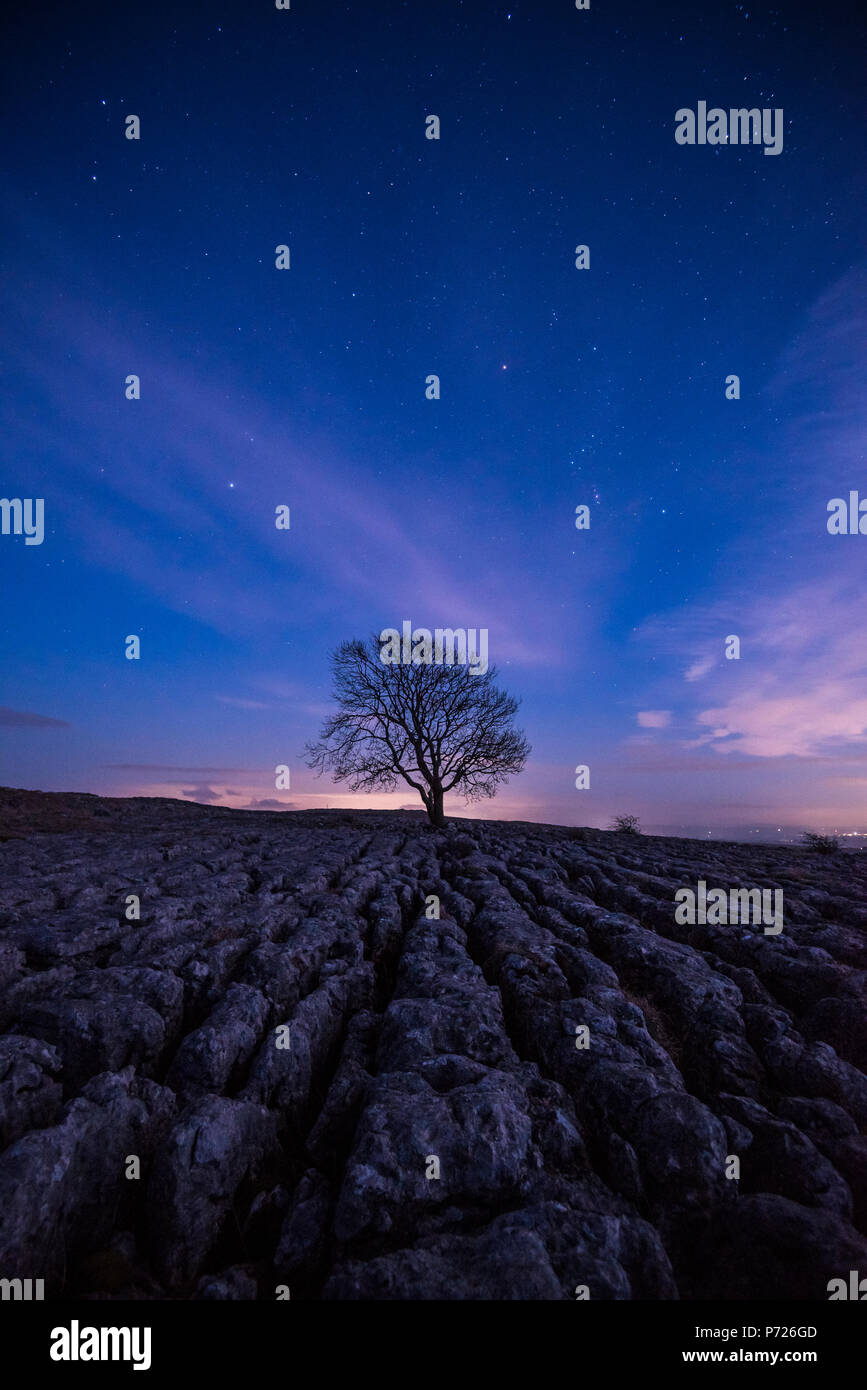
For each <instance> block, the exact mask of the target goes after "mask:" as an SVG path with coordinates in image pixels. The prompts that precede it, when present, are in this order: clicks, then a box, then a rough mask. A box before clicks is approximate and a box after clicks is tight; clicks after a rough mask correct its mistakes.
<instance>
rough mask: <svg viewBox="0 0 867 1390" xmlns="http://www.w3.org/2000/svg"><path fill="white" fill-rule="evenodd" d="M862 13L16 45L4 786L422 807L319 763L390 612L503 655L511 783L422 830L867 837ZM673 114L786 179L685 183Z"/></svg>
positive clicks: (710, 8) (55, 11) (665, 7)
mask: <svg viewBox="0 0 867 1390" xmlns="http://www.w3.org/2000/svg"><path fill="white" fill-rule="evenodd" d="M857 12H858V7H857V6H855V5H851V6H850V5H847V4H838V3H834V0H829V2H826V3H822V4H817V5H813V4H808V3H805V0H800V2H799V3H793V4H786V3H778V4H776V5H766V4H758V5H752V4H733V3H727V2H721V3H713V4H704V3H702V4H697V3H696V0H684V2H683V3H681V4H657V3H645V4H640V3H638V0H631V3H617V0H592V4H591V8H590V9H589V10H588V11H578V10H576V9H575V7H574V4H573V3H572V2H571V0H532V2H531V0H513V3H511V4H507V3H505V0H504V2H503V3H487V0H464V3H460V0H442V3H433V4H426V3H424V2H423V0H407V3H399V0H387V2H386V3H383V0H370V3H352V4H338V3H331V2H330V0H292V3H291V9H290V10H288V11H280V10H277V9H276V8H275V7H274V5H273V3H272V4H270V5H269V4H268V3H266V0H244V3H236V4H209V3H204V2H202V3H198V4H192V3H191V4H188V5H186V6H181V5H173V6H170V5H164V4H160V3H159V0H156V3H149V4H148V5H144V6H136V5H118V4H112V5H110V6H109V5H106V6H104V7H102V6H100V7H97V6H92V5H87V4H80V5H79V4H76V5H63V6H60V5H58V6H52V5H49V6H48V7H47V8H45V9H43V8H40V7H37V8H33V7H23V8H22V9H21V11H20V12H19V14H18V15H17V16H16V18H15V19H14V20H13V22H12V23H11V25H9V26H8V27H7V30H6V35H5V41H4V44H3V48H4V51H5V53H6V60H5V67H6V71H5V74H4V81H3V83H2V88H3V97H2V120H3V128H4V131H5V138H4V142H3V143H4V155H3V161H2V163H3V171H2V176H0V203H2V214H3V234H2V241H3V254H2V262H3V264H2V270H3V275H2V322H3V329H2V339H3V351H2V379H0V393H2V403H0V409H2V444H3V467H2V474H0V493H2V495H3V496H5V497H7V498H10V499H11V498H22V499H25V498H43V499H44V505H45V537H44V541H43V543H42V544H41V545H32V546H26V545H25V543H24V537H23V536H20V535H19V536H16V535H13V534H9V535H3V536H0V579H2V594H3V603H2V613H0V650H2V658H0V705H2V706H3V710H2V712H0V782H2V783H3V784H5V785H11V786H21V787H29V788H41V789H44V790H53V791H61V790H68V791H73V790H75V791H93V792H101V793H104V794H108V795H122V796H125V795H169V796H176V797H187V798H192V799H194V800H197V801H204V802H210V803H213V804H223V805H232V806H239V807H248V806H257V805H260V804H261V805H265V806H271V805H277V804H285V805H288V806H293V807H297V808H307V807H316V806H326V805H327V806H331V807H334V806H338V805H341V806H350V805H352V806H373V807H395V808H397V807H399V806H402V805H413V806H414V808H415V809H419V810H420V809H421V802H420V801H418V800H416V801H415V802H413V801H412V799H411V797H409V798H408V795H407V790H404V791H403V792H397V793H395V794H393V795H388V796H386V795H381V796H370V795H367V796H362V795H357V796H352V795H351V794H349V793H348V792H346V791H345V790H340V789H338V788H335V787H334V786H333V785H332V784H331V783H330V782H329V781H328V780H327V779H322V780H318V779H317V778H316V777H315V776H314V775H313V773H312V772H310V771H309V770H307V769H306V768H305V766H304V763H303V761H302V758H301V751H302V749H303V746H304V744H305V742H306V741H308V740H309V739H312V738H314V737H315V736H316V734H317V732H318V730H319V727H320V725H321V722H322V719H323V716H324V715H325V714H326V713H328V711H329V710H330V709H331V703H330V699H329V690H330V674H329V654H330V652H331V651H332V649H333V648H334V647H335V646H336V644H337V643H339V642H341V641H343V640H346V639H348V638H353V637H362V638H364V637H366V636H368V635H369V634H370V633H371V632H373V631H379V630H380V629H382V628H385V627H398V628H399V627H400V625H401V623H402V621H403V620H404V619H410V620H411V621H412V622H413V624H414V625H415V626H425V627H428V628H434V627H435V626H447V627H475V628H481V627H484V628H487V629H488V631H489V651H490V661H491V662H492V663H495V664H496V665H497V667H498V670H499V673H500V682H501V684H502V685H504V686H505V688H506V689H507V690H509V691H510V693H512V694H514V695H516V696H519V697H521V698H522V701H523V703H522V707H521V710H520V714H519V719H518V723H519V726H520V727H521V728H523V730H524V731H525V733H526V736H527V738H528V739H529V741H530V743H531V744H532V747H533V752H532V754H531V757H530V759H529V761H528V763H527V766H526V769H525V771H524V773H523V774H522V775H521V776H519V777H517V778H515V779H513V780H512V781H511V782H510V783H509V784H508V786H506V787H505V788H504V789H502V790H501V792H500V794H499V796H498V797H497V799H496V800H495V801H493V802H483V803H481V806H478V807H473V806H470V807H468V808H467V807H464V805H463V803H462V802H461V801H459V800H454V801H451V802H450V801H449V800H447V803H446V810H447V812H451V813H453V814H469V815H483V816H496V817H506V818H510V819H511V818H517V819H524V820H536V821H553V822H560V823H565V824H586V825H599V826H604V825H606V824H607V823H608V820H609V818H610V816H611V815H612V814H613V813H616V812H633V813H635V814H638V815H639V816H640V817H641V820H642V823H643V825H644V827H645V828H646V829H657V830H659V831H662V832H668V833H695V834H706V833H708V832H711V833H712V834H714V835H722V834H725V833H727V832H729V833H731V832H734V833H737V834H738V835H739V836H742V837H744V838H746V837H747V836H748V835H754V834H755V833H756V831H758V832H760V834H761V835H762V836H767V835H778V834H781V833H786V831H787V828H790V827H795V828H796V829H804V828H811V829H817V830H840V831H864V832H867V806H865V789H867V669H865V668H867V641H865V624H867V617H865V614H867V596H865V573H867V536H862V535H854V536H849V535H847V536H832V535H830V534H829V533H828V529H827V520H828V512H827V506H828V502H829V500H830V499H832V498H835V497H844V498H847V497H848V494H849V491H850V490H854V489H860V491H861V496H862V497H865V498H867V469H865V435H867V430H865V425H867V377H865V357H867V307H865V304H867V301H865V287H867V251H865V245H864V213H865V208H867V177H865V173H867V159H865V153H864V152H865V141H864V132H865V115H867V113H865V106H864V98H863V89H864V82H863V66H864V41H865V37H867V33H865V28H867V25H865V23H864V22H863V21H862V22H861V23H860V24H859V21H858V19H857ZM700 101H707V103H708V105H709V106H719V107H722V108H724V109H728V108H733V107H757V108H773V109H777V108H782V110H783V112H784V118H783V128H784V147H783V149H782V151H781V153H779V154H778V155H766V154H765V153H764V150H763V148H762V146H761V145H758V146H756V145H747V146H741V145H731V146H726V145H723V146H710V145H704V146H700V145H693V146H685V145H679V144H678V143H677V142H676V141H675V138H674V133H675V113H676V111H677V110H678V109H679V108H685V107H690V108H693V109H695V108H696V107H697V105H698V103H699V102H700ZM130 114H135V115H137V116H138V117H139V118H140V122H141V138H140V140H137V141H136V140H128V139H127V138H126V137H125V128H126V127H125V120H126V117H127V116H128V115H130ZM431 114H435V115H437V116H438V117H439V119H440V122H441V131H440V135H441V138H440V139H439V140H429V139H427V138H426V136H425V129H426V117H427V116H428V115H431ZM283 244H285V245H288V246H289V248H290V257H291V268H290V269H289V270H278V269H277V268H276V267H275V259H276V248H277V246H279V245H283ZM578 245H588V246H589V248H590V268H589V269H586V270H578V269H576V266H575V259H576V258H575V248H576V246H578ZM133 373H134V374H137V375H138V376H139V377H140V380H141V399H140V400H127V399H126V398H125V381H126V378H127V377H128V375H130V374H133ZM431 374H437V375H438V376H439V377H440V381H441V399H439V400H428V399H426V394H425V381H426V378H427V377H428V376H429V375H431ZM730 374H737V375H738V376H739V377H740V383H741V385H740V391H741V395H740V399H739V400H727V399H726V395H725V384H726V378H727V376H729V375H730ZM581 504H585V505H587V506H589V507H590V513H591V522H590V527H589V529H588V530H582V531H579V530H576V528H575V524H574V523H575V509H576V507H577V506H579V505H581ZM280 505H286V506H289V507H290V509H291V529H290V530H288V531H284V530H277V529H276V527H275V524H274V522H275V509H276V508H277V507H278V506H280ZM130 634H137V635H138V636H139V637H140V640H141V659H140V660H137V661H132V660H127V658H126V656H125V643H126V638H127V636H128V635H130ZM732 634H734V635H737V636H739V638H740V643H741V656H740V659H739V660H728V659H726V657H725V643H726V638H727V637H728V636H729V635H732ZM277 764H287V765H288V766H289V767H290V768H291V791H289V792H285V791H276V790H275V780H274V768H275V766H276V765H277ZM578 764H587V765H589V767H590V772H591V776H590V781H591V786H590V790H588V791H578V790H576V788H575V768H576V765H578ZM777 827H782V828H783V829H782V830H781V831H778V829H777Z"/></svg>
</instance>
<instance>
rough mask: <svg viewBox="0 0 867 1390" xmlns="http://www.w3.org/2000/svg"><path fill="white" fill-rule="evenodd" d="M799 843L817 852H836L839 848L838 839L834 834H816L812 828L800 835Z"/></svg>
mask: <svg viewBox="0 0 867 1390" xmlns="http://www.w3.org/2000/svg"><path fill="white" fill-rule="evenodd" d="M801 844H802V845H804V847H805V848H806V849H812V850H815V851H816V853H817V854H836V853H837V850H838V849H839V848H840V841H839V840H838V839H837V837H836V835H816V834H814V833H813V831H812V830H808V831H807V832H806V834H804V835H802V837H801Z"/></svg>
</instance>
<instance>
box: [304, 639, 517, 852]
mask: <svg viewBox="0 0 867 1390" xmlns="http://www.w3.org/2000/svg"><path fill="white" fill-rule="evenodd" d="M332 668H333V680H334V690H333V694H334V698H335V699H336V700H337V702H338V704H339V706H340V708H339V709H338V711H337V713H336V714H332V715H329V717H328V719H327V720H326V722H325V724H324V726H323V729H322V732H321V734H320V737H319V740H318V742H316V743H308V744H307V746H306V748H305V750H304V751H305V754H306V757H307V763H308V766H310V767H313V768H317V769H318V771H319V773H320V775H321V774H322V773H323V772H325V771H326V770H330V771H331V773H332V775H333V777H334V778H335V780H336V781H338V782H348V783H349V786H350V789H351V790H352V791H373V790H379V791H393V790H394V788H395V787H396V786H397V785H398V780H399V779H400V778H402V779H403V781H404V782H407V783H408V784H409V786H411V787H414V788H415V790H416V791H417V792H418V793H419V795H420V796H421V799H422V801H423V802H424V804H425V808H426V810H427V813H428V817H429V819H430V822H431V824H432V825H436V826H443V825H445V817H444V815H443V798H444V796H445V794H446V793H447V792H450V791H455V792H457V793H458V794H459V795H461V796H463V797H464V799H465V800H466V801H478V800H479V799H480V798H482V797H492V796H495V795H496V790H497V786H498V785H499V784H500V783H501V782H504V781H506V780H507V778H508V777H509V776H513V775H514V774H516V773H518V772H520V771H521V769H522V768H523V766H524V763H525V761H526V759H527V755H528V754H529V752H530V746H529V744H528V743H527V742H526V740H525V738H524V736H523V734H522V733H520V732H518V730H516V729H514V728H513V727H512V719H513V717H514V715H515V713H516V712H517V709H518V705H519V703H520V702H519V701H518V700H516V699H514V698H513V697H512V696H511V695H507V694H506V693H505V691H503V690H498V689H497V687H496V686H495V685H494V677H495V676H496V674H497V672H496V668H495V667H494V666H491V667H489V668H488V670H487V671H485V673H484V674H481V673H479V674H476V675H474V674H473V673H472V672H471V671H470V669H469V667H468V666H467V665H466V664H464V665H449V664H447V663H440V664H436V663H430V664H418V665H414V664H411V663H408V664H406V665H386V664H384V663H383V662H382V661H381V660H380V641H379V638H378V637H377V636H376V635H374V636H373V637H372V638H371V640H370V642H369V643H368V645H367V646H365V644H364V643H363V642H360V641H357V640H356V641H353V642H344V643H343V644H342V645H341V646H340V647H338V649H337V651H336V652H334V654H333V656H332Z"/></svg>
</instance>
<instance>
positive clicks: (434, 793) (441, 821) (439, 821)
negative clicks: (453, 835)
mask: <svg viewBox="0 0 867 1390" xmlns="http://www.w3.org/2000/svg"><path fill="white" fill-rule="evenodd" d="M425 804H426V806H427V814H428V819H429V820H430V823H431V825H435V826H436V828H437V830H442V829H444V827H445V823H446V818H445V816H444V815H443V793H442V788H441V787H431V790H430V795H429V797H428V799H427V801H426V803H425Z"/></svg>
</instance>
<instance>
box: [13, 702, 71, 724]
mask: <svg viewBox="0 0 867 1390" xmlns="http://www.w3.org/2000/svg"><path fill="white" fill-rule="evenodd" d="M0 724H6V725H8V726H9V727H10V728H15V729H71V728H72V725H71V724H69V723H67V721H66V720H65V719H51V718H49V717H48V715H45V714H31V713H30V712H29V711H27V710H20V709H7V708H6V707H5V706H0Z"/></svg>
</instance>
